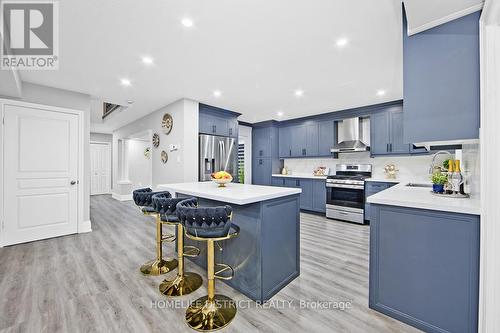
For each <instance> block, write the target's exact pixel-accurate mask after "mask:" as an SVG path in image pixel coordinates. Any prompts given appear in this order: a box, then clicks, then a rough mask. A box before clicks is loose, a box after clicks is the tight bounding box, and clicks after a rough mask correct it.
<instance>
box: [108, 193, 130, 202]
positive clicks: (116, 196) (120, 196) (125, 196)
mask: <svg viewBox="0 0 500 333" xmlns="http://www.w3.org/2000/svg"><path fill="white" fill-rule="evenodd" d="M111 197H112V198H113V199H115V200H118V201H130V200H132V193H131V194H118V193H115V192H113V193H111Z"/></svg>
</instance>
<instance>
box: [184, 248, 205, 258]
mask: <svg viewBox="0 0 500 333" xmlns="http://www.w3.org/2000/svg"><path fill="white" fill-rule="evenodd" d="M183 251H184V252H183V255H184V257H190V258H194V257H197V256H199V255H200V252H201V251H200V248H198V247H196V246H191V245H186V246H184V250H183Z"/></svg>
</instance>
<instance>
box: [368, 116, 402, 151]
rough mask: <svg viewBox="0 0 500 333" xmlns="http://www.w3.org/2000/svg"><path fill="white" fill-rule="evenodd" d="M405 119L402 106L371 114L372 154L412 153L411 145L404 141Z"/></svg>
mask: <svg viewBox="0 0 500 333" xmlns="http://www.w3.org/2000/svg"><path fill="white" fill-rule="evenodd" d="M403 121H404V113H403V110H402V108H401V107H392V108H390V109H388V110H386V111H384V112H379V113H375V114H372V115H371V116H370V126H371V129H370V133H371V154H372V155H391V154H409V153H410V145H409V144H407V143H405V142H404V136H403V133H404V129H403Z"/></svg>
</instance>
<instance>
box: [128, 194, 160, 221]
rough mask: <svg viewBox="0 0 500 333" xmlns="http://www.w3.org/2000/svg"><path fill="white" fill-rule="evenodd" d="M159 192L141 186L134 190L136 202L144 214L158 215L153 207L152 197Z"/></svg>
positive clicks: (133, 196)
mask: <svg viewBox="0 0 500 333" xmlns="http://www.w3.org/2000/svg"><path fill="white" fill-rule="evenodd" d="M155 193H157V192H153V190H152V189H150V188H139V189H137V190H134V191H133V192H132V198H133V199H134V202H135V204H136V205H137V206H139V208H140V209H141V211H142V213H143V214H144V215H156V212H155V211H154V209H153V202H152V198H153V195H154V194H155Z"/></svg>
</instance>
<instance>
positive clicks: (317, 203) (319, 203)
mask: <svg viewBox="0 0 500 333" xmlns="http://www.w3.org/2000/svg"><path fill="white" fill-rule="evenodd" d="M312 186H313V202H312V210H314V211H316V212H321V213H324V212H326V187H325V186H326V184H325V181H324V180H313V181H312Z"/></svg>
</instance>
